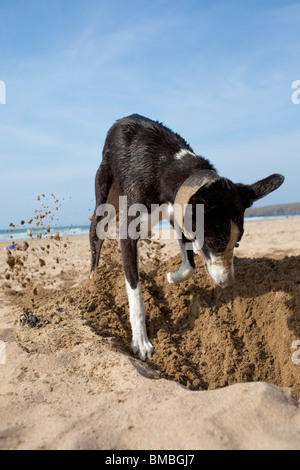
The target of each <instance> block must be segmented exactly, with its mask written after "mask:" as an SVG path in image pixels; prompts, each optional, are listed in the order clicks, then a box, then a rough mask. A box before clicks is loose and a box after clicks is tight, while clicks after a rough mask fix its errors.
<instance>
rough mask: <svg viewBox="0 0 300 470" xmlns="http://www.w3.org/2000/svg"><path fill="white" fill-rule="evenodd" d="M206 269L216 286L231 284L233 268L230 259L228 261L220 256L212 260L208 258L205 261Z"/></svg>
mask: <svg viewBox="0 0 300 470" xmlns="http://www.w3.org/2000/svg"><path fill="white" fill-rule="evenodd" d="M207 269H208V272H209V274H210V276H211V277H212V279H213V280H214V281H215V283H216V284H217V285H218V286H220V287H222V288H224V287H228V286H230V285H231V284H233V282H234V268H233V260H232V259H231V260H230V261H229V262H228V261H227V260H226V261H224V260H222V259H220V258H217V259H214V260H213V261H210V260H209V261H207Z"/></svg>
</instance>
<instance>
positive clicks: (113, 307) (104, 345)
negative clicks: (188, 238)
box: [0, 218, 300, 450]
mask: <svg viewBox="0 0 300 470" xmlns="http://www.w3.org/2000/svg"><path fill="white" fill-rule="evenodd" d="M299 229H300V218H289V219H282V220H269V221H250V222H247V223H246V224H245V235H244V237H243V239H242V242H241V244H240V247H239V248H238V249H237V250H236V259H235V266H236V282H235V284H234V286H231V287H228V288H226V289H220V288H217V287H216V286H215V285H214V284H213V282H212V281H211V280H210V278H209V276H208V274H207V272H206V268H205V266H204V264H203V262H202V259H201V258H200V257H196V265H197V271H196V273H195V275H194V276H193V278H191V279H190V280H188V281H185V282H184V283H182V284H179V285H169V284H168V283H167V281H166V274H167V272H168V271H170V270H173V269H176V267H177V266H178V265H179V264H180V256H179V254H178V252H179V249H178V245H177V242H176V241H175V240H165V239H163V240H157V239H153V240H152V241H150V242H147V241H141V242H140V270H141V283H142V290H143V298H144V302H145V306H146V312H147V315H146V321H147V329H148V333H149V338H150V340H151V342H152V343H153V345H154V354H153V358H152V359H151V360H150V361H147V362H146V363H144V362H142V361H140V360H139V359H137V358H136V357H135V356H134V355H133V354H132V353H131V351H130V348H129V343H130V325H129V321H128V305H127V298H126V294H125V284H124V276H123V272H122V268H121V260H120V250H119V246H118V243H117V242H116V241H109V240H107V241H106V242H105V244H104V251H103V257H102V262H101V266H100V267H99V269H98V271H97V272H96V275H95V277H94V278H93V279H92V280H89V279H88V272H89V262H90V253H89V245H88V237H69V238H61V239H60V238H59V237H58V236H57V237H56V238H52V239H51V240H49V239H44V240H29V241H28V244H24V243H20V245H19V248H20V249H19V250H17V251H15V252H12V253H11V255H8V253H7V250H1V251H0V278H1V289H0V297H1V304H0V305H1V307H0V341H2V343H0V346H1V344H2V345H3V344H5V361H3V360H2V362H5V363H3V364H1V363H0V416H1V420H0V448H1V449H120V450H121V449H122V450H123V449H128V450H133V449H150V450H151V449H152V450H153V449H157V450H166V449H178V450H188V449H193V450H197V449H300V408H299V397H300V352H299V355H298V353H297V351H298V350H300V347H299V346H297V345H298V343H296V341H299V340H300V308H299V307H300V255H299V253H300V239H299ZM3 247H4V246H3V245H2V248H3ZM24 309H30V310H31V311H32V313H33V315H34V316H36V318H37V319H38V322H37V324H36V325H30V321H29V322H28V323H29V324H26V321H24V322H23V323H24V324H23V325H22V324H21V323H20V314H22V313H23V311H24ZM22 318H23V317H21V319H22ZM23 319H24V318H23ZM25 320H26V319H25ZM29 320H30V317H29ZM30 326H34V327H33V328H31V327H30ZM297 348H298V349H297ZM2 359H3V354H2ZM0 362H1V356H0Z"/></svg>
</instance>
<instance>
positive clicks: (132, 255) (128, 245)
mask: <svg viewBox="0 0 300 470" xmlns="http://www.w3.org/2000/svg"><path fill="white" fill-rule="evenodd" d="M121 249H122V258H123V267H124V272H125V283H126V290H127V295H128V301H129V312H130V324H131V330H132V342H131V349H132V350H133V352H134V353H138V355H139V357H140V359H142V360H143V361H144V360H145V359H147V358H148V359H150V358H151V355H152V351H153V346H152V344H151V343H150V341H149V340H148V337H147V332H146V324H145V306H144V304H143V299H142V291H141V285H140V282H139V273H138V259H137V240H131V239H130V238H128V239H125V240H121Z"/></svg>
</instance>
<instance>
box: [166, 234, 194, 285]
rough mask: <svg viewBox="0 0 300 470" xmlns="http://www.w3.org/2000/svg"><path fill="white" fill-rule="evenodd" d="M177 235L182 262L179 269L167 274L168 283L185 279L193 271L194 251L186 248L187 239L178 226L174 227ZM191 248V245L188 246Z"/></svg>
mask: <svg viewBox="0 0 300 470" xmlns="http://www.w3.org/2000/svg"><path fill="white" fill-rule="evenodd" d="M175 229H176V233H177V235H178V242H179V246H180V251H181V257H182V262H181V266H180V268H179V269H177V270H176V271H173V272H170V273H168V274H167V279H168V282H169V283H170V284H175V283H177V282H182V281H186V280H187V279H189V278H190V277H191V276H192V275H193V274H194V272H195V262H194V251H193V249H188V243H189V244H190V242H189V240H188V239H187V238H186V237H185V236H184V234H183V233H182V232H181V230H180V229H179V227H178V226H177V227H175ZM189 248H191V247H189Z"/></svg>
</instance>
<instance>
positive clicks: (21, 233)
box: [0, 214, 300, 243]
mask: <svg viewBox="0 0 300 470" xmlns="http://www.w3.org/2000/svg"><path fill="white" fill-rule="evenodd" d="M294 217H300V214H295V215H288V216H287V215H278V216H260V217H245V220H246V221H251V220H253V221H254V220H271V219H286V218H294ZM169 226H170V225H169V223H168V222H167V221H163V222H160V223H159V224H158V227H161V228H167V227H169ZM89 230H90V226H89V225H78V226H73V227H70V226H68V227H51V229H50V231H49V232H47V231H46V230H37V229H35V230H34V231H33V232H32V236H30V232H29V229H28V228H13V229H12V231H10V229H4V230H0V243H5V242H10V243H12V242H18V241H20V240H30V239H31V238H33V239H36V238H50V237H51V236H52V237H53V236H55V235H56V234H57V233H59V236H60V237H71V236H79V235H88V234H89Z"/></svg>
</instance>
